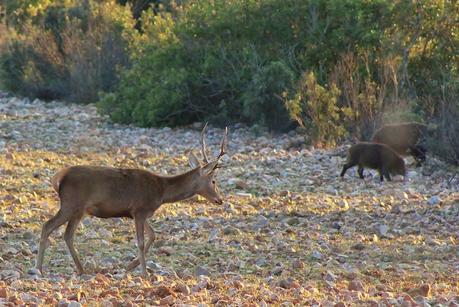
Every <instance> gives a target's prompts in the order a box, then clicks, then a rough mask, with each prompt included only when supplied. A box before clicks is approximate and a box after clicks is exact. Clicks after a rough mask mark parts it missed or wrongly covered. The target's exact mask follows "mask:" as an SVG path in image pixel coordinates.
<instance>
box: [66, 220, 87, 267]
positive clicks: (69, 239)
mask: <svg viewBox="0 0 459 307" xmlns="http://www.w3.org/2000/svg"><path fill="white" fill-rule="evenodd" d="M82 217H83V214H79V215H78V216H75V217H72V219H71V220H70V221H69V223H68V224H67V228H66V229H65V234H64V240H65V243H66V244H67V247H68V249H69V252H70V255H71V256H72V259H73V262H75V265H76V268H77V273H78V275H82V274H83V273H84V270H83V266H82V265H81V262H80V259H79V258H78V253H77V251H76V250H75V247H74V246H73V237H74V235H75V231H76V229H77V227H78V224H79V223H80V221H81V218H82Z"/></svg>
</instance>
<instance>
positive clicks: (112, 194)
mask: <svg viewBox="0 0 459 307" xmlns="http://www.w3.org/2000/svg"><path fill="white" fill-rule="evenodd" d="M206 127H207V123H206V125H205V126H204V128H203V129H202V131H201V137H200V143H201V152H202V157H203V158H202V161H200V160H199V159H198V158H197V157H196V155H195V154H194V153H193V151H191V152H190V154H189V155H188V162H189V165H190V166H191V170H189V171H186V172H184V173H181V174H178V175H174V176H161V175H158V174H154V173H152V172H150V171H148V170H144V169H135V168H133V169H127V168H126V169H123V168H112V167H102V166H86V165H77V166H71V167H67V168H64V169H62V170H60V171H58V172H57V173H56V174H55V175H54V176H53V177H52V178H51V183H52V186H53V189H54V190H55V192H57V194H58V196H59V200H60V209H59V211H58V212H57V213H56V214H55V215H54V216H53V217H52V218H51V219H49V220H48V221H47V222H45V223H44V224H43V227H42V231H41V236H40V243H39V248H38V254H37V258H36V264H35V268H36V269H37V270H39V271H40V273H41V274H43V270H42V266H43V258H44V253H45V249H46V247H47V245H48V244H47V243H48V237H49V236H50V235H51V233H52V232H53V231H54V230H56V229H57V228H58V227H60V226H61V225H63V224H64V223H67V227H66V229H65V233H64V241H65V243H66V245H67V248H68V250H69V252H70V255H71V257H72V259H73V262H74V263H75V266H76V270H77V274H78V275H82V274H84V269H83V266H82V265H81V262H80V259H79V256H78V253H77V251H76V249H75V247H74V244H73V239H74V234H75V231H76V229H77V227H78V225H79V223H80V221H81V220H82V218H83V217H84V216H85V215H89V216H95V217H98V218H114V217H126V218H130V219H134V224H135V232H136V239H137V249H138V256H137V257H136V258H135V259H134V260H132V261H131V262H130V263H129V264H128V265H127V267H126V269H127V270H128V271H129V270H132V269H134V268H135V267H137V266H138V265H139V264H140V269H141V275H142V276H143V277H146V276H147V269H146V264H145V254H146V253H148V250H149V248H150V246H151V245H152V243H153V241H154V238H155V235H154V231H153V229H152V228H151V226H150V225H149V224H148V222H147V220H148V219H149V218H150V217H151V216H152V215H153V213H154V212H155V211H156V210H158V208H159V207H160V206H161V205H162V204H166V203H174V202H178V201H182V200H185V199H188V198H191V197H193V196H195V195H200V196H202V197H204V198H205V199H206V200H208V201H209V202H212V203H215V204H218V205H221V204H223V198H222V196H221V194H220V191H219V189H218V187H217V185H216V182H215V179H214V175H215V171H216V170H217V169H218V168H220V167H221V165H220V159H221V157H222V156H223V155H225V154H226V152H225V147H226V145H227V138H228V128H225V132H224V135H223V138H222V141H221V144H220V153H219V154H218V156H217V157H216V158H215V159H213V160H212V161H209V160H208V157H207V154H206V151H207V148H206V143H205V139H204V135H205V131H206ZM145 233H146V234H147V237H148V238H147V240H146V243H145Z"/></svg>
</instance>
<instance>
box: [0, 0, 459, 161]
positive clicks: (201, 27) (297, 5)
mask: <svg viewBox="0 0 459 307" xmlns="http://www.w3.org/2000/svg"><path fill="white" fill-rule="evenodd" d="M5 12H6V14H4V17H3V21H4V22H5V20H7V21H8V22H6V24H7V25H8V33H9V35H8V40H7V41H8V42H7V43H5V42H3V43H1V44H2V45H3V47H2V49H4V50H6V51H4V52H2V62H1V67H2V80H3V84H4V86H5V87H6V88H7V89H9V90H11V91H13V92H16V93H20V94H22V95H27V96H35V97H41V98H50V99H53V98H63V99H67V100H72V101H77V102H94V101H97V100H100V102H99V107H100V110H101V111H102V112H103V113H105V114H108V115H109V116H110V117H111V118H112V120H113V121H116V122H121V123H134V124H136V125H140V126H146V127H147V126H176V125H184V124H189V123H192V122H194V121H199V120H211V121H213V122H214V123H217V124H225V123H228V122H235V121H237V122H245V123H247V124H249V125H253V124H257V125H263V126H266V127H268V128H269V129H270V130H277V131H285V130H288V129H291V128H293V127H294V124H293V123H294V122H295V121H296V122H301V124H302V125H304V126H305V127H307V130H306V131H307V133H308V135H310V136H311V137H309V139H310V140H311V141H312V142H314V143H316V144H324V145H332V144H336V143H337V142H340V141H342V140H343V138H345V137H347V136H351V137H356V138H359V139H364V140H368V139H369V137H370V136H371V134H372V132H373V131H374V130H375V129H376V128H377V127H379V126H380V125H381V124H382V123H384V122H397V121H398V122H399V121H403V120H418V121H424V122H427V121H437V122H445V121H448V122H451V120H449V119H447V118H446V117H445V116H446V115H449V112H446V113H445V112H444V111H443V110H445V109H448V110H456V109H457V108H458V100H457V98H456V97H457V96H458V94H459V86H458V84H459V82H458V81H457V80H458V77H459V72H458V64H457V63H459V55H458V52H457V50H459V33H458V31H459V30H458V27H455V22H456V21H457V20H458V18H459V7H458V6H457V5H455V2H454V1H438V0H429V1H422V2H407V1H387V0H378V1H361V0H359V1H357V0H344V1H342V0H332V1H325V0H308V1H300V0H283V1H279V0H263V1H261V0H232V1H222V0H216V1H215V0H214V1H211V0H188V1H166V0H164V1H118V2H97V1H93V0H87V1H83V2H77V1H44V0H43V1H31V0H22V1H6V9H5ZM5 44H7V47H6V48H5V47H4V45H5ZM0 50H1V49H0ZM309 73H312V74H313V75H314V77H315V80H316V81H315V82H316V83H317V84H316V88H324V89H330V90H331V89H333V88H335V87H336V91H334V94H333V95H329V96H327V97H325V98H324V99H325V100H324V101H323V104H327V105H334V106H335V108H336V112H335V111H334V112H335V113H336V114H334V112H331V113H330V112H329V111H330V109H329V108H323V109H320V108H319V109H317V108H316V109H314V106H317V103H314V102H311V98H310V97H311V95H310V94H308V95H306V96H304V93H303V92H302V91H303V86H302V85H301V84H302V83H304V81H302V80H304V75H305V74H309ZM446 89H447V95H445V91H446ZM300 97H301V98H300ZM308 97H309V98H308ZM327 100H328V101H327ZM293 101H297V104H298V103H299V102H298V101H302V102H301V103H300V104H302V105H303V107H302V108H303V111H302V112H301V114H299V113H297V114H295V112H293V113H292V109H291V107H292V106H293V105H292V102H293ZM287 105H289V106H290V111H289V110H288V108H287V107H286V106H287ZM297 109H298V107H297ZM317 112H323V113H324V114H320V113H319V114H317ZM447 113H448V114H447ZM313 114H315V115H313ZM291 115H293V116H294V118H292V119H290V118H291V117H290V116H291ZM300 117H301V118H300ZM331 118H332V119H333V120H332V122H328V120H330V119H331ZM330 125H333V126H335V128H334V132H333V133H331V134H329V133H327V132H325V134H324V131H326V130H324V129H323V127H325V126H330ZM451 125H452V126H453V128H451V126H448V127H450V128H448V129H447V131H446V132H445V133H447V134H448V133H449V131H451V129H452V130H457V125H459V124H456V123H454V120H453V121H452V123H451ZM321 127H322V128H321ZM444 127H445V129H446V126H444ZM320 131H322V132H320ZM325 135H326V137H325ZM439 140H440V141H439V142H440V143H439V144H438V145H439V147H440V148H449V147H450V146H453V145H454V144H453V145H451V142H447V141H443V140H444V138H440V139H439ZM447 150H448V151H450V149H447ZM452 150H453V151H456V149H455V148H453V149H452ZM442 155H444V154H442Z"/></svg>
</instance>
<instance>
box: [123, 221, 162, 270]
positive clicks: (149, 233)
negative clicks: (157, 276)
mask: <svg viewBox="0 0 459 307" xmlns="http://www.w3.org/2000/svg"><path fill="white" fill-rule="evenodd" d="M145 232H146V233H147V236H148V240H147V243H145V254H148V250H149V249H150V247H151V245H152V244H153V242H154V241H155V232H154V231H153V228H151V226H150V225H149V224H148V222H145ZM139 264H140V260H139V257H137V258H135V259H134V260H132V261H131V262H130V263H129V264H128V265H127V267H126V270H128V271H131V270H133V269H134V268H135V267H137V266H138V265H139Z"/></svg>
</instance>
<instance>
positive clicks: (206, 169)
mask: <svg viewBox="0 0 459 307" xmlns="http://www.w3.org/2000/svg"><path fill="white" fill-rule="evenodd" d="M217 164H218V160H217V161H212V162H209V163H207V164H206V165H204V166H202V167H201V171H200V172H201V175H202V176H204V175H210V174H211V173H213V172H214V171H215V169H216V166H217Z"/></svg>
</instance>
